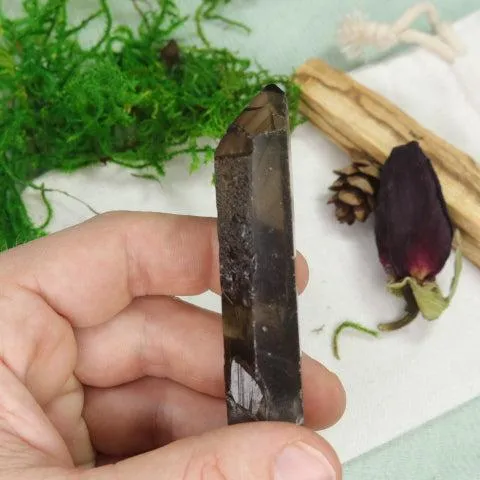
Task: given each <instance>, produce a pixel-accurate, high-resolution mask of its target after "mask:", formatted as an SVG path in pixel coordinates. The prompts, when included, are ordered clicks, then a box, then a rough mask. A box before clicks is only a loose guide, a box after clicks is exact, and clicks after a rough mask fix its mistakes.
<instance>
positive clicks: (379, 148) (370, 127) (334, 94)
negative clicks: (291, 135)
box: [296, 59, 480, 267]
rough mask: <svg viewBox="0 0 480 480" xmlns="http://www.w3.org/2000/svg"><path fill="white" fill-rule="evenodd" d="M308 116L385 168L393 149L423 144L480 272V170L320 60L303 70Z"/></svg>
mask: <svg viewBox="0 0 480 480" xmlns="http://www.w3.org/2000/svg"><path fill="white" fill-rule="evenodd" d="M296 81H297V83H298V84H299V85H300V87H301V89H302V103H301V111H302V113H303V114H304V115H305V116H306V117H307V118H308V119H309V120H310V121H311V122H312V123H313V124H315V125H316V126H317V127H318V128H319V129H320V130H322V131H323V132H324V133H325V134H326V135H327V136H328V137H329V138H330V139H331V140H332V141H333V142H334V143H335V144H336V145H338V146H339V147H340V148H341V149H343V150H344V151H345V152H347V153H348V154H349V155H350V157H351V158H352V159H355V158H359V157H360V158H368V159H370V160H375V161H377V162H378V163H380V164H383V163H384V162H385V160H386V159H387V157H388V156H389V155H390V153H391V151H392V149H393V148H394V147H396V146H398V145H401V144H405V143H407V142H410V141H412V140H416V141H418V142H419V144H420V146H421V147H422V149H423V151H424V152H425V154H426V155H427V156H428V157H429V158H430V160H431V161H432V164H433V167H434V169H435V171H436V173H437V175H438V178H439V180H440V184H441V185H442V190H443V194H444V197H445V200H446V202H447V205H448V209H449V212H450V216H451V218H452V221H453V223H454V224H455V226H456V227H457V228H458V229H459V230H460V232H461V234H462V251H463V252H464V255H465V256H466V257H467V258H469V259H470V260H471V261H472V262H473V263H474V264H475V265H477V267H480V167H479V166H478V165H477V164H476V163H475V161H474V160H473V159H472V158H471V157H470V156H468V155H467V154H466V153H465V152H462V151H461V150H459V149H457V148H455V147H454V146H452V145H450V144H449V143H448V142H446V141H445V140H443V139H442V138H440V137H438V136H437V135H435V134H434V133H432V132H431V131H429V130H427V129H426V128H425V127H423V126H422V125H420V124H419V123H418V122H417V121H416V120H414V119H413V118H412V117H410V116H409V115H407V114H406V113H404V112H403V111H402V110H400V109H399V108H398V107H397V106H395V105H394V104H393V103H391V102H390V101H388V100H387V99H385V98H384V97H382V96H381V95H379V94H377V93H375V92H373V91H372V90H370V89H368V88H366V87H364V86H363V85H361V84H359V83H358V82H356V81H355V80H354V79H353V78H352V77H351V76H350V75H348V74H346V73H343V72H340V71H338V70H335V69H333V68H332V67H330V66H329V65H328V64H326V63H325V62H322V61H321V60H318V59H313V60H309V61H308V62H306V63H305V64H304V65H302V66H301V67H300V68H299V69H298V70H297V75H296Z"/></svg>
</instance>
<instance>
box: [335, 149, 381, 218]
mask: <svg viewBox="0 0 480 480" xmlns="http://www.w3.org/2000/svg"><path fill="white" fill-rule="evenodd" d="M380 169H381V165H380V164H378V163H376V162H373V161H371V160H367V159H363V158H362V159H355V160H354V161H353V163H351V164H350V165H348V166H347V167H345V168H342V169H341V170H334V172H335V173H336V174H337V175H338V176H339V177H338V179H337V180H336V181H335V182H334V183H333V184H332V186H331V187H330V190H332V191H333V192H335V193H334V195H333V196H332V197H331V198H330V200H329V201H328V203H333V204H335V215H336V216H337V220H338V221H339V222H340V223H347V224H348V225H352V224H353V223H354V222H355V220H358V221H360V222H364V221H365V220H366V219H367V218H368V216H369V215H370V213H372V211H373V209H374V208H375V195H376V193H377V189H378V184H379V177H380Z"/></svg>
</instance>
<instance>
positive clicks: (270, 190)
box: [215, 85, 303, 424]
mask: <svg viewBox="0 0 480 480" xmlns="http://www.w3.org/2000/svg"><path fill="white" fill-rule="evenodd" d="M289 162H290V140H289V122H288V106H287V99H286V96H285V94H284V92H283V91H282V90H281V89H280V88H278V87H277V86H276V85H268V86H266V87H265V88H264V89H263V90H262V91H261V92H260V93H259V94H258V95H257V96H256V97H255V98H253V100H252V101H251V103H250V105H249V106H248V107H247V108H245V110H244V111H243V112H242V113H241V114H240V115H239V117H238V118H237V119H236V120H235V121H234V122H233V124H232V125H231V126H230V127H229V128H228V131H227V133H226V135H225V136H224V137H223V139H222V140H221V141H220V143H219V145H218V148H217V150H216V152H215V177H216V195H217V211H218V235H219V242H220V281H221V287H222V316H223V327H224V345H225V385H226V397H227V412H228V422H229V423H230V424H234V423H240V422H248V421H256V420H257V421H260V420H271V421H285V422H293V423H297V424H301V423H303V401H302V385H301V374H300V349H299V338H298V318H297V291H296V284H295V248H294V239H293V226H292V211H293V208H292V207H293V206H292V199H291V195H290V188H291V187H290V163H289Z"/></svg>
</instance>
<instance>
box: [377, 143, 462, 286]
mask: <svg viewBox="0 0 480 480" xmlns="http://www.w3.org/2000/svg"><path fill="white" fill-rule="evenodd" d="M376 203H377V207H376V211H375V237H376V242H377V248H378V252H379V256H380V261H381V262H382V264H383V266H384V268H385V269H386V271H387V272H388V273H389V274H390V275H391V276H392V277H393V279H394V280H395V281H399V280H402V279H403V278H405V277H412V278H414V279H416V280H417V281H418V282H420V283H423V282H425V281H434V280H435V276H436V275H437V274H438V273H439V272H440V271H441V270H442V268H443V267H444V265H445V262H446V261H447V259H448V257H449V255H450V251H451V248H452V240H453V227H452V223H451V221H450V218H449V215H448V211H447V206H446V203H445V199H444V198H443V193H442V189H441V186H440V183H439V181H438V177H437V175H436V173H435V171H434V169H433V167H432V164H431V163H430V160H429V159H428V158H427V157H426V156H425V154H424V153H423V151H422V149H421V148H420V145H419V144H418V142H410V143H408V144H406V145H402V146H399V147H396V148H394V149H393V150H392V153H391V154H390V157H389V158H388V159H387V161H386V162H385V164H384V166H383V168H382V171H381V175H380V187H379V190H378V194H377V201H376Z"/></svg>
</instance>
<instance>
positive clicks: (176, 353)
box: [0, 213, 345, 480]
mask: <svg viewBox="0 0 480 480" xmlns="http://www.w3.org/2000/svg"><path fill="white" fill-rule="evenodd" d="M307 275H308V274H307V266H306V263H305V261H304V260H303V258H302V257H301V256H298V259H297V277H298V283H299V285H298V288H299V290H302V289H303V288H304V287H305V284H306V280H307ZM208 289H211V290H213V291H215V292H219V290H220V286H219V267H218V243H217V238H216V224H215V222H214V220H212V219H205V218H193V217H180V216H174V215H162V214H149V213H111V214H106V215H101V216H99V217H96V218H94V219H93V220H90V221H88V222H85V223H84V224H81V225H79V226H76V227H73V228H71V229H68V230H64V231H62V232H59V233H57V234H54V235H50V236H48V237H46V238H42V239H40V240H37V241H34V242H32V243H30V244H27V245H22V246H19V247H17V248H15V249H12V250H9V251H7V252H4V253H3V254H1V255H0V312H1V315H0V480H6V479H8V480H11V479H13V478H15V479H18V480H40V479H42V480H44V479H72V480H73V479H75V480H89V479H95V480H132V479H137V478H140V479H145V480H149V479H155V480H167V479H168V480H180V479H182V480H186V479H189V480H200V479H202V480H221V479H222V480H267V479H268V480H270V479H272V480H290V479H296V480H317V479H325V480H327V479H328V480H330V479H332V480H333V479H340V478H341V468H340V465H339V462H338V459H337V457H336V455H335V453H334V452H333V450H332V448H331V447H330V446H329V445H328V444H327V443H326V442H325V441H324V440H323V439H322V438H320V437H319V436H318V435H316V434H315V433H314V432H312V431H311V430H310V429H321V428H325V427H327V426H329V425H331V424H333V423H335V421H337V420H338V418H339V417H340V416H341V414H342V413H343V410H344V407H345V394H344V390H343V388H342V386H341V384H340V382H339V380H338V379H337V377H336V376H335V375H334V374H332V373H330V372H329V371H328V370H327V369H326V368H324V367H322V366H321V365H320V364H318V363H317V362H315V361H314V360H313V359H311V358H309V357H306V356H304V357H303V359H302V370H303V382H304V402H305V423H306V427H299V426H295V425H289V424H283V423H274V422H272V423H270V422H259V423H255V424H243V425H236V426H228V427H227V426H225V425H226V407H225V400H224V380H223V337H222V323H221V319H220V317H219V315H218V314H216V313H212V312H208V311H205V310H202V309H200V308H198V307H196V306H193V305H190V304H188V303H185V302H182V301H180V300H178V299H176V298H174V296H190V295H196V294H200V293H202V292H204V291H206V290H208ZM307 427H309V428H307Z"/></svg>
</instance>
